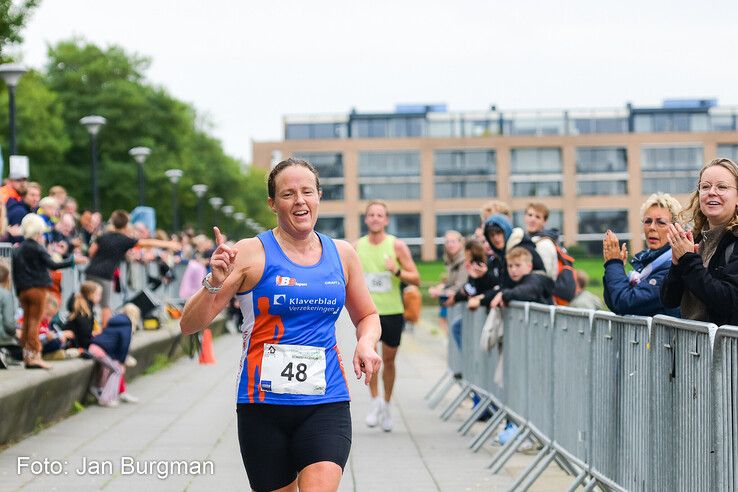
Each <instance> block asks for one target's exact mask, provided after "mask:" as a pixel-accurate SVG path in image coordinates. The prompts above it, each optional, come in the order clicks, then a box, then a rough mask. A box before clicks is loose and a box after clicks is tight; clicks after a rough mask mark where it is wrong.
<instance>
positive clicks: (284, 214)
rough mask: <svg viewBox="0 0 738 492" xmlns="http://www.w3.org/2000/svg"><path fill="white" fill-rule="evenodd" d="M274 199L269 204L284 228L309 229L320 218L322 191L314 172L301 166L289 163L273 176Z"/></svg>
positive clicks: (292, 229) (300, 231) (293, 230)
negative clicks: (317, 184)
mask: <svg viewBox="0 0 738 492" xmlns="http://www.w3.org/2000/svg"><path fill="white" fill-rule="evenodd" d="M274 185H275V186H274V189H275V193H274V199H272V198H269V206H270V207H271V208H272V210H274V212H276V214H277V222H278V223H279V226H280V227H281V228H282V229H285V230H289V231H292V232H295V233H308V232H311V231H312V230H313V227H315V222H316V221H317V220H318V204H319V203H320V195H319V193H318V188H317V186H316V183H315V175H314V174H313V173H312V172H311V171H310V170H309V169H307V168H305V167H302V166H289V167H287V168H285V169H284V171H282V172H281V173H279V175H278V176H277V178H276V179H275V180H274Z"/></svg>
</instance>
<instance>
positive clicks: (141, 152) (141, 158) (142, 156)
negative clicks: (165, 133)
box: [128, 147, 151, 206]
mask: <svg viewBox="0 0 738 492" xmlns="http://www.w3.org/2000/svg"><path fill="white" fill-rule="evenodd" d="M128 154H129V155H130V156H131V157H133V159H134V160H135V161H136V163H137V164H138V205H139V206H143V205H144V203H145V202H146V200H145V197H144V170H143V165H144V162H146V158H147V157H148V156H149V155H151V149H150V148H148V147H133V148H132V149H131V150H129V151H128Z"/></svg>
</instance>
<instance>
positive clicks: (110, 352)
mask: <svg viewBox="0 0 738 492" xmlns="http://www.w3.org/2000/svg"><path fill="white" fill-rule="evenodd" d="M140 319H141V311H140V310H139V308H138V306H136V305H135V304H131V303H128V304H124V305H123V307H121V308H120V314H116V315H115V316H113V317H112V318H110V321H108V324H107V326H106V327H105V329H104V330H103V331H102V333H100V334H99V335H97V336H95V337H93V339H92V343H90V347H89V349H88V351H89V353H90V355H92V357H93V358H94V359H95V360H97V361H98V362H100V371H99V372H98V377H97V380H96V381H94V382H93V385H92V388H91V389H90V391H91V392H92V393H93V394H94V395H95V397H97V399H98V403H100V404H101V405H103V406H107V407H114V406H117V405H118V402H119V401H123V402H126V403H135V402H136V401H138V399H137V398H135V397H133V396H132V395H130V394H127V393H125V392H123V393H120V394H118V395H116V397H114V398H112V399H109V398H107V397H104V396H103V393H104V387H105V386H106V384H108V379H109V378H110V376H111V375H112V373H116V374H117V375H118V376H119V377H120V378H123V376H124V374H125V370H126V366H125V363H126V357H128V349H129V348H130V346H131V334H132V333H133V330H134V329H135V327H136V325H137V324H138V322H139V320H140ZM118 381H119V380H118ZM114 384H115V390H116V391H117V390H118V387H119V385H118V384H117V383H114ZM121 391H122V390H121Z"/></svg>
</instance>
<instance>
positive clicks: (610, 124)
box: [571, 118, 628, 134]
mask: <svg viewBox="0 0 738 492" xmlns="http://www.w3.org/2000/svg"><path fill="white" fill-rule="evenodd" d="M571 122H572V125H571V126H572V128H573V129H572V133H574V134H587V133H628V119H627V118H575V119H573V120H571Z"/></svg>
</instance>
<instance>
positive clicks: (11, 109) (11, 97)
mask: <svg viewBox="0 0 738 492" xmlns="http://www.w3.org/2000/svg"><path fill="white" fill-rule="evenodd" d="M24 73H26V69H25V68H23V67H22V66H21V65H17V64H15V63H5V64H3V65H0V77H2V78H3V80H4V81H5V85H6V86H7V87H8V113H9V115H8V117H9V119H10V148H9V150H10V155H15V153H16V148H15V87H16V86H17V85H18V81H19V80H20V78H21V76H23V74H24Z"/></svg>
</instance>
